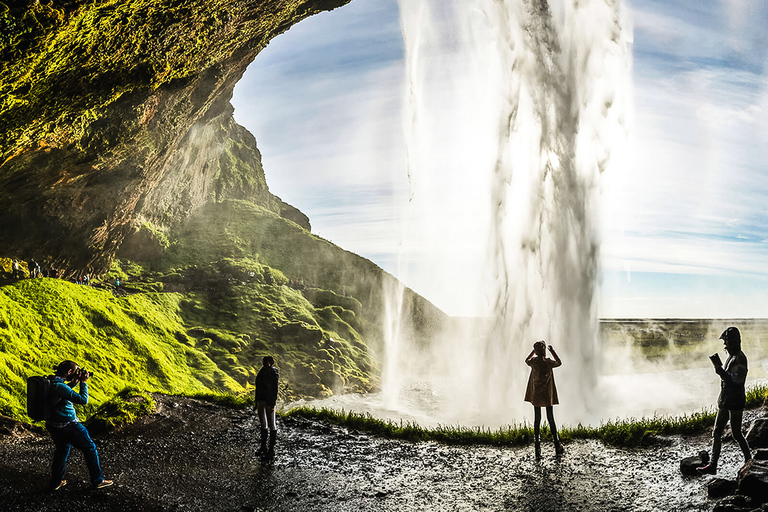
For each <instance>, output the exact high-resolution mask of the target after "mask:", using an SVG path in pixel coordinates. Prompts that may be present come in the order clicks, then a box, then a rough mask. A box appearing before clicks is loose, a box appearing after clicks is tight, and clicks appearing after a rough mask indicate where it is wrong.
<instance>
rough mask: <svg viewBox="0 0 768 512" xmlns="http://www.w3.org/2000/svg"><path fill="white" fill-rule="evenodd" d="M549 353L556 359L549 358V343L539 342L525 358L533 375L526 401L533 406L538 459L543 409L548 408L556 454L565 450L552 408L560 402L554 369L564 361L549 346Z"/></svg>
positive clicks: (534, 438)
mask: <svg viewBox="0 0 768 512" xmlns="http://www.w3.org/2000/svg"><path fill="white" fill-rule="evenodd" d="M549 351H550V352H551V353H552V357H554V359H549V358H548V357H547V343H546V342H545V341H544V340H539V341H537V342H536V343H534V344H533V350H532V351H531V353H530V354H528V357H526V358H525V364H527V365H528V366H530V367H531V375H530V376H529V377H528V387H527V388H526V390H525V401H526V402H530V403H531V404H532V405H533V441H534V444H535V450H536V458H537V459H538V458H540V457H541V434H540V433H539V429H540V426H541V408H542V407H546V408H547V421H548V422H549V430H550V432H552V440H553V441H554V443H555V454H557V455H562V454H563V452H564V451H565V449H564V448H563V444H562V443H561V442H560V438H559V437H558V435H557V426H556V425H555V414H554V412H553V410H552V406H554V405H557V404H559V403H560V401H559V400H558V398H557V388H556V387H555V375H554V373H553V372H552V368H557V367H558V366H560V365H561V364H563V363H562V361H560V357H559V356H558V355H557V353H556V352H555V349H553V348H552V345H550V346H549Z"/></svg>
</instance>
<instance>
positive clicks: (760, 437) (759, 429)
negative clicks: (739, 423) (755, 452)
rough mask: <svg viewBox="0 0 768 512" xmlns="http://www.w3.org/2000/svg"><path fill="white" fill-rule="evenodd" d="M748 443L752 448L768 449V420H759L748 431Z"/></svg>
mask: <svg viewBox="0 0 768 512" xmlns="http://www.w3.org/2000/svg"><path fill="white" fill-rule="evenodd" d="M747 442H749V446H750V447H751V448H768V418H757V419H756V420H755V421H753V422H752V425H750V426H749V430H747Z"/></svg>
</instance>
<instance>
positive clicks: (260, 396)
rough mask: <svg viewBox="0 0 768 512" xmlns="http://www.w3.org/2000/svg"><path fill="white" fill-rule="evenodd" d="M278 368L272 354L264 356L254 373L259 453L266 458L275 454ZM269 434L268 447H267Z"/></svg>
mask: <svg viewBox="0 0 768 512" xmlns="http://www.w3.org/2000/svg"><path fill="white" fill-rule="evenodd" d="M278 376H279V373H278V370H277V368H275V360H274V359H273V358H272V356H264V359H263V360H262V368H261V370H259V373H258V374H257V375H256V393H255V398H256V410H257V411H258V414H259V423H260V424H261V450H260V451H261V453H262V455H264V456H265V457H267V458H271V457H274V456H275V443H276V442H277V425H276V423H275V404H276V403H277V382H278ZM267 436H269V448H267Z"/></svg>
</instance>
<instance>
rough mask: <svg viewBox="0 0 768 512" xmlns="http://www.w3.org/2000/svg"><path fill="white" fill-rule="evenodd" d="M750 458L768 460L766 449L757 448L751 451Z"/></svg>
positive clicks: (767, 450)
mask: <svg viewBox="0 0 768 512" xmlns="http://www.w3.org/2000/svg"><path fill="white" fill-rule="evenodd" d="M752 458H753V459H757V460H768V449H766V448H758V449H757V450H754V451H752Z"/></svg>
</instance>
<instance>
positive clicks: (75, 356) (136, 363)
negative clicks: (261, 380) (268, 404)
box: [0, 279, 243, 419]
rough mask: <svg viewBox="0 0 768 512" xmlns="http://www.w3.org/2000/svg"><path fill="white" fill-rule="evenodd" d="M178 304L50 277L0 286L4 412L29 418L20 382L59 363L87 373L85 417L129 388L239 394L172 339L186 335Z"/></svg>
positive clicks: (166, 297)
mask: <svg viewBox="0 0 768 512" xmlns="http://www.w3.org/2000/svg"><path fill="white" fill-rule="evenodd" d="M180 300H181V297H180V296H178V295H174V294H159V295H158V294H155V295H143V294H140V295H133V296H130V297H125V298H115V297H114V296H113V295H112V294H111V293H109V292H107V291H102V290H97V289H94V288H91V287H87V286H79V285H75V284H71V283H68V282H65V281H61V280H57V279H30V280H24V281H20V282H18V283H15V284H14V285H11V286H5V287H2V288H0V361H2V364H0V378H2V379H3V382H4V386H3V387H2V388H0V399H2V403H3V404H4V406H3V412H4V413H5V414H8V415H10V416H13V417H16V418H22V419H28V418H27V417H26V412H25V411H26V378H27V377H29V376H31V375H48V374H51V373H52V368H53V366H54V365H56V364H58V363H59V362H60V361H62V360H63V359H72V360H75V361H77V362H78V363H79V364H80V365H81V366H82V367H84V368H86V369H88V370H90V371H93V372H94V376H93V378H92V379H91V387H90V389H91V397H92V401H91V403H89V405H88V406H86V407H85V408H84V412H85V414H86V415H89V414H91V413H92V412H93V411H94V410H95V409H96V408H97V407H98V406H99V405H100V404H101V403H103V402H104V401H105V400H107V399H108V398H109V397H111V396H113V395H115V394H116V393H117V392H118V391H120V390H122V389H124V388H126V387H129V386H138V387H139V388H140V389H142V390H144V391H157V392H163V393H181V392H189V393H192V392H207V391H210V390H211V388H213V389H218V390H220V391H226V392H240V391H243V387H242V386H241V385H240V384H238V383H237V382H236V381H235V380H234V379H232V378H230V377H228V376H227V375H226V374H222V373H221V372H220V370H219V369H218V367H217V365H216V364H215V363H213V361H211V360H210V358H209V357H207V356H206V355H205V354H204V353H202V352H200V351H199V350H197V349H195V348H192V347H189V346H187V345H184V344H182V343H180V342H179V341H178V340H177V338H176V335H177V333H179V332H182V331H184V330H185V327H184V325H183V323H182V322H181V317H180V315H179V306H178V304H179V301H180ZM189 361H193V362H194V366H190V364H189Z"/></svg>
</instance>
